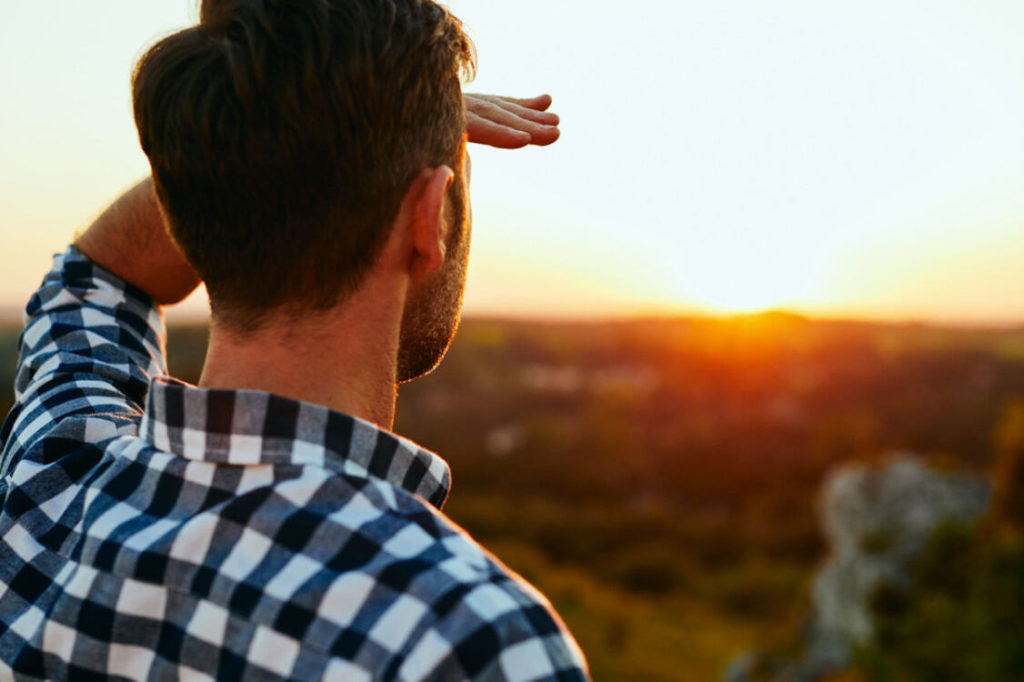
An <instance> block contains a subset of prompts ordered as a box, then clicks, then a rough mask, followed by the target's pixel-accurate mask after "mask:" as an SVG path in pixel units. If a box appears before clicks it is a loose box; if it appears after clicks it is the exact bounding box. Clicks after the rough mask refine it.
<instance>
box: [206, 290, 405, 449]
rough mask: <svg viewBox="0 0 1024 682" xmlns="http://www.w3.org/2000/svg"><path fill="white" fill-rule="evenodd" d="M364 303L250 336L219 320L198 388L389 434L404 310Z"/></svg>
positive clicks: (283, 321) (285, 320) (293, 318)
mask: <svg viewBox="0 0 1024 682" xmlns="http://www.w3.org/2000/svg"><path fill="white" fill-rule="evenodd" d="M362 298H363V297H358V299H359V300H355V301H350V302H349V303H348V304H346V306H345V308H344V310H335V311H330V312H329V313H317V314H309V315H303V316H298V315H288V316H281V317H279V318H276V319H275V321H274V322H272V323H270V324H268V325H267V326H265V327H263V328H261V329H259V330H258V331H255V332H252V333H240V332H236V331H232V330H226V329H223V328H222V327H220V326H219V325H218V324H217V323H216V321H215V322H214V324H213V325H212V327H211V332H210V344H209V349H208V350H207V354H206V363H205V365H204V367H203V374H202V377H201V379H200V380H199V384H200V386H203V387H204V388H216V389H250V390H258V391H266V392H268V393H274V394H276V395H280V396H283V397H286V398H292V399H294V400H302V401H305V402H309V403H315V404H317V405H323V406H325V407H328V408H330V409H332V410H335V411H338V412H344V413H346V414H349V415H352V416H354V417H359V418H360V419H365V420H367V421H370V422H373V423H374V424H377V425H378V426H380V427H382V428H385V429H391V427H392V425H393V423H394V415H395V376H396V375H395V372H396V369H395V359H396V357H397V352H398V339H399V329H400V324H401V315H400V313H399V312H397V311H400V306H399V307H398V308H397V311H396V309H395V308H394V307H390V306H380V305H379V303H378V305H375V306H373V307H368V306H367V305H365V304H363V302H362V300H361V299H362ZM378 301H379V299H378Z"/></svg>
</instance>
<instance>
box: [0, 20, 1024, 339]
mask: <svg viewBox="0 0 1024 682" xmlns="http://www.w3.org/2000/svg"><path fill="white" fill-rule="evenodd" d="M8 5H10V6H9V7H5V9H6V10H7V11H8V15H9V20H8V21H5V22H3V24H2V25H0V57H2V59H0V89H2V91H3V92H4V93H5V106H4V107H2V108H0V126H2V129H3V131H4V135H3V136H2V137H0V230H2V239H3V243H4V249H3V250H2V251H0V307H10V306H20V305H22V304H23V302H24V300H25V299H26V298H27V296H28V294H29V293H30V292H31V291H32V289H33V288H34V286H35V284H36V280H37V278H38V273H41V272H42V271H44V270H45V268H46V265H47V262H48V259H49V255H50V254H51V253H53V252H55V251H58V250H60V249H61V248H62V246H63V244H65V243H66V242H67V240H68V239H69V238H70V237H71V235H72V233H73V232H74V231H75V230H76V229H80V228H81V227H83V226H84V225H86V224H87V223H88V222H89V220H90V219H91V218H92V216H94V215H95V214H96V213H97V212H98V211H99V210H100V209H101V208H102V207H103V206H104V205H105V203H106V202H108V201H109V200H110V199H111V198H113V197H114V196H115V195H116V194H117V193H118V192H119V191H120V190H121V189H123V188H124V187H126V186H128V185H129V184H131V183H132V182H133V181H134V180H135V179H136V178H137V177H139V176H141V175H142V174H144V173H145V172H146V168H147V166H146V161H145V158H144V157H143V156H142V154H141V153H140V152H139V150H138V145H137V141H136V138H135V131H134V128H133V125H132V119H131V110H130V104H129V98H128V80H129V74H130V72H131V67H132V64H133V62H134V60H135V59H136V57H137V56H138V54H139V53H140V52H141V50H142V49H143V48H144V47H145V46H146V45H148V44H150V43H151V42H152V41H153V39H154V38H155V37H158V36H159V35H162V34H165V33H167V32H169V31H171V30H174V29H176V28H178V27H180V26H184V25H187V24H188V23H189V22H190V21H192V20H194V18H195V14H196V11H195V7H196V2H195V1H194V0H151V1H150V2H146V3H137V2H136V3H132V2H128V0H111V1H110V2H107V3H104V4H103V5H102V7H95V6H91V5H88V4H82V3H76V2H72V0H61V1H59V2H56V3H49V4H47V5H46V6H45V7H44V6H42V5H39V4H33V3H8ZM452 5H453V8H454V10H455V11H456V13H457V14H459V15H460V16H461V17H462V18H463V20H464V22H465V24H466V27H467V29H468V30H469V32H470V34H471V35H472V36H473V38H474V40H475V41H476V43H477V46H478V51H479V62H480V64H479V66H480V68H479V77H478V80H477V81H476V82H475V83H473V84H471V85H470V86H469V87H470V88H471V89H473V90H476V91H480V92H500V93H508V94H517V95H526V94H534V93H539V92H542V91H547V92H550V93H552V95H553V96H554V99H555V106H554V109H555V110H556V111H557V112H558V113H559V114H560V115H561V117H562V121H563V123H562V130H563V134H562V139H561V140H560V141H559V142H558V143H557V144H555V145H554V146H552V147H548V148H543V149H527V150H521V151H516V152H508V151H503V150H492V149H486V148H478V149H475V150H474V152H473V155H474V184H473V199H474V208H475V216H476V221H475V222H476V226H475V231H474V237H473V239H474V245H473V251H474V252H473V256H472V259H471V265H470V276H469V287H468V291H467V296H466V308H467V311H468V312H470V313H483V314H498V315H540V316H549V317H552V316H577V317H578V316H604V315H631V314H646V313H649V312H651V311H667V312H673V313H678V312H681V313H687V312H712V313H732V312H748V311H754V310H760V309H765V308H788V309H795V310H797V311H800V312H806V313H809V314H814V315H829V316H844V315H857V316H868V317H889V318H891V317H911V318H928V319H942V320H954V321H966V322H976V321H1002V322H1012V321H1015V320H1018V319H1020V318H1022V317H1024V268H1022V267H1021V265H1020V263H1021V260H1020V259H1021V257H1022V255H1024V247H1022V243H1024V236H1022V235H1024V232H1022V230H1021V228H1022V227H1024V191H1021V190H1022V188H1024V125H1022V124H1021V121H1024V88H1022V87H1020V83H1021V82H1022V79H1024V43H1022V41H1020V39H1019V36H1020V35H1021V33H1022V32H1024V5H1021V4H1020V3H1018V2H1014V1H1013V0H993V1H992V2H987V3H984V10H983V11H982V9H981V6H980V5H978V4H974V3H962V2H952V1H950V2H926V1H925V0H867V1H866V2H863V3H855V4H845V5H834V4H822V3H818V2H813V1H812V0H782V1H780V2H774V3H762V2H756V1H755V0H741V1H740V2H738V3H731V4H729V5H722V4H719V3H685V2H684V3H678V2H668V1H667V0H657V1H652V2H650V3H646V4H644V5H643V7H642V9H641V10H640V11H637V12H630V13H626V14H624V13H623V12H622V9H621V7H620V6H619V5H618V4H612V3H610V2H596V3H590V4H588V5H586V6H585V7H583V6H580V5H579V4H578V3H554V4H552V3H544V2H542V1H541V0H525V1H524V2H522V3H517V4H516V5H514V6H513V5H501V4H495V3H490V2H485V1H484V0H454V1H453V3H452ZM40 35H46V36H47V40H46V41H45V43H41V42H40V40H39V39H38V36H40ZM86 36H88V38H86ZM86 43H87V44H88V46H89V49H84V48H83V46H84V45H85V44H86ZM186 309H190V310H193V311H195V310H200V311H201V310H202V309H203V304H202V302H201V301H200V300H198V299H194V300H193V301H192V302H191V303H190V304H189V306H186Z"/></svg>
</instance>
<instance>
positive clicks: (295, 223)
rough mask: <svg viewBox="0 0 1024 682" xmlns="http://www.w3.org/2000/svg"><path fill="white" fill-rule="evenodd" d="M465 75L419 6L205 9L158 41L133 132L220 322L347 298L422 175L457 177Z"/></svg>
mask: <svg viewBox="0 0 1024 682" xmlns="http://www.w3.org/2000/svg"><path fill="white" fill-rule="evenodd" d="M474 67H475V64H474V55H473V47H472V43H471V42H470V40H469V38H468V37H467V36H466V35H465V33H464V32H463V30H462V26H461V23H460V22H459V21H458V19H456V18H455V17H453V16H452V15H451V14H449V13H448V12H447V11H446V10H445V9H444V8H442V7H440V6H439V5H437V4H436V3H434V2H431V1H430V0H204V2H203V4H202V9H201V11H200V22H199V24H198V25H197V26H195V27H192V28H189V29H186V30H184V31H181V32H179V33H176V34H174V35H171V36H169V37H167V38H165V39H163V40H161V41H160V42H158V43H157V44H156V45H154V46H153V47H152V48H151V49H150V50H149V51H148V52H147V53H146V54H145V55H144V56H143V57H142V59H141V60H140V61H139V64H138V66H137V67H136V70H135V75H134V78H133V96H134V105H135V120H136V124H137V126H138V129H139V138H140V141H141V143H142V149H143V150H144V151H145V153H146V155H147V156H148V157H149V160H150V164H151V167H152V171H153V179H154V184H155V187H156V193H157V197H158V199H159V202H160V204H161V208H162V210H163V212H164V215H165V218H166V220H167V223H168V228H169V229H170V232H171V235H172V236H173V237H174V239H175V241H176V242H177V243H178V244H179V245H180V246H181V248H182V250H183V252H184V253H185V255H186V257H187V258H188V259H189V260H190V261H191V262H192V265H193V266H194V267H195V268H196V270H197V271H198V272H199V274H200V275H201V276H202V278H203V279H204V281H205V282H206V285H207V289H208V290H209V294H210V300H211V306H212V308H213V312H214V315H215V316H216V317H217V318H218V319H219V320H220V321H221V322H223V323H225V324H228V325H230V326H233V327H237V328H254V327H257V326H259V324H260V322H261V321H262V320H263V319H264V317H265V315H266V313H267V312H268V311H270V310H273V309H275V308H278V307H280V306H287V307H289V308H295V309H296V310H299V311H301V310H315V309H325V308H329V307H331V306H333V305H335V304H336V303H337V302H338V301H340V300H342V299H343V298H344V297H345V296H346V295H347V294H349V293H350V292H351V291H352V290H353V289H355V288H356V287H357V286H358V284H359V282H360V280H361V278H362V277H363V275H364V274H365V272H366V271H367V269H368V268H369V267H370V265H372V263H373V262H374V260H375V259H376V257H377V255H378V254H379V252H380V249H381V247H382V245H383V243H384V242H385V240H386V238H387V236H388V228H389V227H390V226H391V224H392V222H393V221H394V219H395V217H396V215H397V212H398V209H399V206H400V204H401V200H402V197H403V196H404V193H405V191H406V189H407V188H408V186H409V184H410V183H411V182H412V180H413V179H414V178H415V177H416V175H417V174H419V173H420V172H421V171H422V170H423V169H424V168H427V167H436V166H440V165H443V164H448V165H450V166H452V168H454V169H455V170H456V177H461V173H459V172H458V171H459V170H460V164H461V160H462V149H463V135H462V133H463V129H464V127H465V112H464V110H463V104H462V90H461V79H462V78H463V77H471V74H472V71H473V69H474ZM457 189H458V190H461V189H462V188H461V187H460V188H457ZM458 198H460V199H461V197H458Z"/></svg>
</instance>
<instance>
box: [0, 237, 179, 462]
mask: <svg viewBox="0 0 1024 682" xmlns="http://www.w3.org/2000/svg"><path fill="white" fill-rule="evenodd" d="M53 263H54V264H53V269H51V270H50V272H49V273H47V275H46V277H45V278H44V279H43V283H42V285H41V286H40V288H39V290H38V291H36V293H35V294H34V295H33V296H32V298H31V300H30V301H29V303H28V307H27V308H26V310H25V331H24V332H23V333H22V335H21V340H20V343H19V359H18V369H17V373H16V375H15V385H14V390H15V404H14V407H13V409H12V410H11V412H10V414H9V415H8V416H7V420H6V421H5V422H4V425H3V428H2V429H0V476H6V475H7V474H8V473H10V472H11V471H12V470H13V468H14V466H15V465H16V464H17V463H18V462H19V461H20V460H21V459H22V458H23V457H25V455H26V453H27V452H29V451H30V450H32V449H33V447H34V446H37V445H38V444H40V443H41V442H42V441H43V440H45V439H48V438H64V439H68V440H75V441H77V442H79V443H97V442H100V441H102V440H106V439H108V438H111V437H115V436H119V435H134V434H136V433H137V431H138V422H139V420H140V419H141V417H142V409H143V405H144V404H145V397H146V392H147V390H148V388H149V381H150V379H151V378H152V377H154V376H158V375H163V374H166V373H167V365H166V360H165V356H164V345H165V331H164V322H163V315H162V313H161V311H160V309H159V308H158V307H157V306H156V305H155V304H154V303H153V301H152V299H151V298H150V297H149V296H148V295H147V294H146V293H145V292H143V291H142V290H141V289H138V288H136V287H134V286H132V285H130V284H128V283H127V282H125V281H124V280H122V279H120V278H119V277H117V276H116V275H114V274H113V273H111V272H109V271H107V270H105V269H103V268H102V267H100V266H99V265H97V264H95V263H93V262H92V261H91V260H89V259H88V258H87V257H86V256H85V255H84V254H83V253H82V252H81V251H79V250H78V249H76V248H75V247H74V246H69V247H68V249H67V250H66V251H65V252H64V253H63V254H59V255H57V256H55V257H54V261H53Z"/></svg>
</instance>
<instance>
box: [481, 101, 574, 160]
mask: <svg viewBox="0 0 1024 682" xmlns="http://www.w3.org/2000/svg"><path fill="white" fill-rule="evenodd" d="M465 103H466V117H467V126H466V132H467V133H468V135H469V141H470V142H476V143H480V144H487V145H491V146H495V147H501V148H503V149H517V148H519V147H524V146H526V145H528V144H535V145H541V146H543V145H549V144H551V143H552V142H554V141H555V140H557V139H558V138H559V136H560V135H561V133H560V132H559V130H558V127H557V126H558V123H559V118H558V115H557V114H554V113H551V112H547V111H543V109H546V108H547V107H549V106H550V105H551V97H550V96H549V95H540V96H538V97H533V98H530V99H516V98H512V97H499V96H496V95H478V94H467V95H465Z"/></svg>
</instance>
